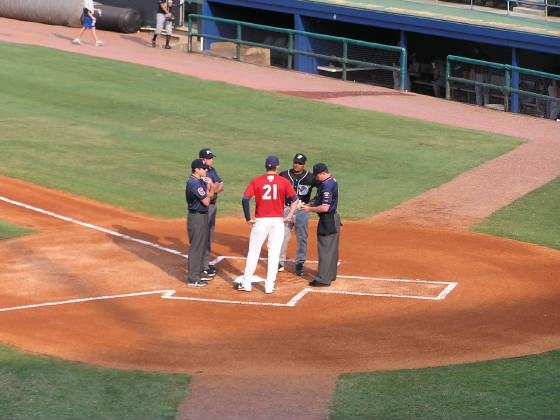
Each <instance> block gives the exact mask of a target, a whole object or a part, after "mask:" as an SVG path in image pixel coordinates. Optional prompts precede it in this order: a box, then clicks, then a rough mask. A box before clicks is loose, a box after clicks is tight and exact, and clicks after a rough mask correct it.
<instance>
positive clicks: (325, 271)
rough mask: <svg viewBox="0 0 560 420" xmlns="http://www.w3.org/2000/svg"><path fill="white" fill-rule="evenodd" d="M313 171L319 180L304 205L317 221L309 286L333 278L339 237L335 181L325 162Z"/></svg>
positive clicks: (326, 281) (325, 282)
mask: <svg viewBox="0 0 560 420" xmlns="http://www.w3.org/2000/svg"><path fill="white" fill-rule="evenodd" d="M313 175H315V179H316V181H318V182H320V185H319V188H318V190H317V195H316V196H315V198H314V200H313V203H312V204H311V203H310V204H305V205H304V206H303V209H304V211H306V212H315V213H317V214H318V215H319V223H318V224H317V249H318V253H319V269H318V270H317V277H315V278H314V279H313V280H312V281H311V282H309V285H310V286H312V287H326V286H330V284H331V282H333V281H335V280H336V273H337V268H338V242H339V238H340V215H339V214H338V213H337V212H336V208H337V205H338V183H337V182H336V179H334V178H333V177H332V175H331V174H330V173H329V169H328V168H327V165H325V164H324V163H318V164H316V165H314V166H313Z"/></svg>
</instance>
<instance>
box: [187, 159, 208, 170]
mask: <svg viewBox="0 0 560 420" xmlns="http://www.w3.org/2000/svg"><path fill="white" fill-rule="evenodd" d="M196 168H202V169H208V165H207V164H205V163H204V161H203V160H202V159H195V160H193V161H192V163H191V169H192V170H193V171H194V170H195V169H196Z"/></svg>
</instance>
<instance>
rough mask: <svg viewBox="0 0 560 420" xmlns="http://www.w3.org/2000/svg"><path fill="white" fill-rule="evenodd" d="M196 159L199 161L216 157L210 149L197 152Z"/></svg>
mask: <svg viewBox="0 0 560 420" xmlns="http://www.w3.org/2000/svg"><path fill="white" fill-rule="evenodd" d="M198 157H199V158H200V159H212V158H213V157H216V155H215V154H214V153H212V150H210V149H202V150H201V151H200V152H198Z"/></svg>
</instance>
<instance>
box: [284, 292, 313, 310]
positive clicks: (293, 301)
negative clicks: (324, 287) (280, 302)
mask: <svg viewBox="0 0 560 420" xmlns="http://www.w3.org/2000/svg"><path fill="white" fill-rule="evenodd" d="M309 292H311V289H308V288H306V289H303V290H302V291H301V292H299V293H298V294H297V295H295V296H294V297H293V298H292V299H290V301H289V302H288V303H287V304H286V306H296V305H297V303H298V302H299V301H300V300H301V299H303V297H304V296H305V295H306V294H307V293H309Z"/></svg>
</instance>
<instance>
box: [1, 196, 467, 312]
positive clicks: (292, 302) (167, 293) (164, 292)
mask: <svg viewBox="0 0 560 420" xmlns="http://www.w3.org/2000/svg"><path fill="white" fill-rule="evenodd" d="M0 200H2V201H5V202H7V203H10V204H13V205H16V206H19V207H23V208H26V209H28V210H32V211H35V212H37V213H41V214H45V215H47V216H51V217H54V218H57V219H60V220H64V221H66V222H70V223H74V224H77V225H79V226H83V227H86V228H88V229H93V230H97V231H99V232H103V233H106V234H108V235H112V236H116V237H119V238H122V239H126V240H129V241H132V242H137V243H140V244H142V245H146V246H150V247H153V248H157V249H159V250H161V251H164V252H168V253H171V254H174V255H179V256H181V257H184V258H188V256H187V254H183V253H181V252H180V251H177V250H174V249H171V248H167V247H164V246H162V245H159V244H156V243H153V242H149V241H145V240H142V239H138V238H135V237H133V236H130V235H125V234H122V233H118V232H115V231H112V230H109V229H105V228H102V227H100V226H96V225H93V224H91V223H86V222H82V221H80V220H76V219H74V218H71V217H67V216H62V215H60V214H57V213H53V212H51V211H48V210H44V209H41V208H38V207H34V206H30V205H28V204H25V203H21V202H19V201H15V200H11V199H9V198H7V197H3V196H0ZM224 259H232V260H246V259H247V258H246V257H239V256H219V257H217V258H216V259H214V260H213V261H212V262H211V263H212V264H217V263H219V262H220V261H223V260H224ZM260 259H261V260H265V261H266V260H267V259H266V258H260ZM288 261H292V260H288ZM307 262H308V263H314V264H317V263H318V261H307ZM338 264H340V261H339V263H338ZM337 278H348V279H361V280H376V281H387V282H406V283H426V284H446V285H447V286H446V287H445V289H444V290H443V291H442V292H441V293H440V294H439V295H438V296H436V297H429V296H414V295H397V294H389V293H367V292H348V291H337V290H315V289H309V288H305V289H304V290H302V291H301V292H299V293H298V294H297V295H296V296H294V297H293V298H292V299H291V300H290V301H289V302H288V303H273V302H251V301H238V300H222V299H206V298H196V297H182V296H173V295H174V294H175V290H158V291H153V292H138V293H129V294H124V295H113V296H101V297H88V298H82V299H72V300H67V301H60V302H47V303H41V304H35V305H25V306H16V307H12V308H0V312H3V311H11V310H18V309H30V308H37V307H43V306H53V305H63V304H68V303H79V302H88V301H94V300H102V299H116V298H123V297H133V296H142V295H146V294H157V293H160V294H162V299H176V300H191V301H200V302H213V303H230V304H239V305H261V306H284V307H293V306H295V305H296V304H297V303H298V302H299V301H300V300H301V299H302V298H303V297H304V296H305V295H307V294H308V293H332V294H343V295H356V296H380V297H394V298H406V299H424V300H442V299H445V298H446V297H447V295H449V293H451V291H452V290H453V289H454V288H455V287H456V286H457V285H458V283H450V282H437V281H428V280H407V279H388V278H375V277H361V276H342V275H340V276H337Z"/></svg>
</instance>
